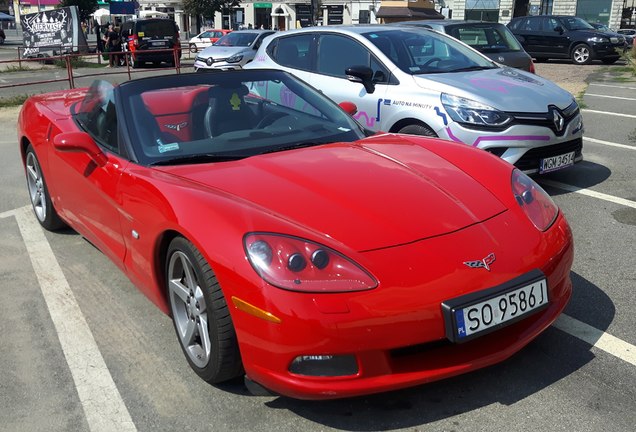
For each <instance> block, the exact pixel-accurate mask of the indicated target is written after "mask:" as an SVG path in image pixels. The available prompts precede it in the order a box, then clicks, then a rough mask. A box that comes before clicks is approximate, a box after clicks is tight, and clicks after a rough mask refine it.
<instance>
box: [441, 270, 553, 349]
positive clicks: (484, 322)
mask: <svg viewBox="0 0 636 432" xmlns="http://www.w3.org/2000/svg"><path fill="white" fill-rule="evenodd" d="M547 304H548V283H547V280H546V278H545V276H543V273H541V272H539V271H538V270H537V271H534V272H531V273H530V274H528V275H525V276H523V277H521V278H518V279H516V280H514V281H511V283H508V284H504V285H502V286H500V287H495V288H491V289H488V290H485V291H483V292H479V293H473V294H469V295H466V296H462V297H459V298H455V299H452V300H449V301H446V302H444V303H442V308H443V309H444V314H445V319H446V336H447V337H448V338H449V339H451V340H452V341H454V342H464V341H467V340H469V339H472V338H474V337H478V336H481V335H482V334H485V333H488V332H489V331H492V330H494V329H496V328H499V327H503V326H505V325H508V324H511V323H513V322H516V321H518V320H520V319H523V318H525V317H526V316H528V315H529V314H531V313H533V312H535V311H537V310H539V309H541V308H542V307H544V306H546V305H547Z"/></svg>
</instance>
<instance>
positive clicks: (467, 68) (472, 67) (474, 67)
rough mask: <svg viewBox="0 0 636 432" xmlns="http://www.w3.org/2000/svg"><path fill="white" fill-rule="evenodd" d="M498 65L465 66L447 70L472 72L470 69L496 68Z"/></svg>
mask: <svg viewBox="0 0 636 432" xmlns="http://www.w3.org/2000/svg"><path fill="white" fill-rule="evenodd" d="M496 68H497V66H468V67H465V68H459V69H452V70H449V71H445V72H449V73H450V72H470V71H478V70H486V69H496Z"/></svg>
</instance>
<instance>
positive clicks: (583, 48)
mask: <svg viewBox="0 0 636 432" xmlns="http://www.w3.org/2000/svg"><path fill="white" fill-rule="evenodd" d="M572 61H573V62H574V63H576V64H578V65H586V64H590V63H591V62H592V52H591V51H590V47H589V46H587V45H585V44H578V45H576V46H575V47H574V48H573V49H572Z"/></svg>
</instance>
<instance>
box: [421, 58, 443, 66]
mask: <svg viewBox="0 0 636 432" xmlns="http://www.w3.org/2000/svg"><path fill="white" fill-rule="evenodd" d="M441 61H442V59H441V58H439V57H433V58H432V59H430V60H428V61H426V62H425V63H424V64H423V65H422V66H428V65H430V64H431V63H433V62H441Z"/></svg>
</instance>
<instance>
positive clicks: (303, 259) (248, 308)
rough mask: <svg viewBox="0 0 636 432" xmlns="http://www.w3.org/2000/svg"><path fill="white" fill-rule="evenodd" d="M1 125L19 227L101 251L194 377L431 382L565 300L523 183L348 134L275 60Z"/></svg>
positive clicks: (422, 142)
mask: <svg viewBox="0 0 636 432" xmlns="http://www.w3.org/2000/svg"><path fill="white" fill-rule="evenodd" d="M348 109H349V110H352V109H353V107H352V106H351V104H348ZM17 138H18V143H19V144H18V145H16V147H17V148H16V149H17V150H18V151H19V152H20V154H21V157H22V158H21V161H22V164H23V167H24V170H25V175H26V179H27V186H28V195H29V198H30V200H31V203H32V206H33V209H34V213H35V217H36V218H37V220H38V221H39V223H40V224H41V225H42V226H43V227H44V228H45V229H49V230H54V229H60V228H62V227H64V225H65V224H68V225H69V226H70V227H71V228H73V229H75V230H76V231H77V232H78V233H79V234H81V235H82V236H83V237H84V238H86V239H87V240H88V241H89V242H90V244H91V245H94V246H95V247H97V248H99V249H100V250H101V251H102V252H103V253H104V255H105V256H106V257H108V258H109V259H111V260H112V261H113V262H114V263H115V264H116V265H117V267H118V268H120V269H121V270H122V271H123V272H124V273H125V274H126V275H127V276H128V277H129V278H130V279H131V280H132V281H133V283H134V284H135V285H137V287H139V289H140V290H141V292H143V293H144V294H145V295H146V296H148V297H149V299H150V300H152V301H153V302H154V303H155V304H156V305H157V306H158V307H159V308H160V309H161V310H162V311H163V312H165V313H166V314H169V315H170V317H171V318H172V321H173V323H174V328H175V333H176V338H177V339H178V341H179V343H180V345H181V348H182V351H183V353H184V356H185V358H186V360H187V362H188V364H189V365H190V367H191V369H192V370H193V371H194V372H195V373H196V374H197V375H199V376H200V377H201V378H202V379H203V380H205V381H207V382H210V383H219V382H223V381H228V380H231V379H234V378H236V377H241V376H244V374H245V375H246V376H247V378H248V379H247V380H246V381H247V383H252V382H256V383H258V384H260V385H261V386H263V387H265V388H267V389H270V390H272V391H273V392H274V393H276V394H280V395H284V396H289V397H294V398H302V399H329V398H342V397H349V396H356V395H364V394H369V393H377V392H382V391H389V390H395V389H399V388H404V387H408V386H414V385H418V384H423V383H427V382H430V381H434V380H440V379H444V378H447V377H451V376H454V375H459V374H462V373H466V372H470V371H473V370H476V369H479V368H483V367H486V366H489V365H492V364H495V363H497V362H500V361H503V360H505V359H507V358H509V357H510V356H512V355H513V354H515V353H516V352H518V351H519V350H521V349H522V348H523V347H524V346H526V345H527V344H528V343H530V341H532V340H533V339H534V338H536V337H537V336H538V335H539V334H541V333H542V332H543V331H545V330H546V329H547V328H548V327H549V326H550V325H551V324H552V323H553V322H554V321H555V320H556V319H557V317H558V316H559V314H560V313H561V312H562V311H563V309H564V308H565V306H566V305H567V303H568V300H569V298H570V297H571V293H572V282H571V279H570V269H571V266H572V260H573V255H574V251H573V239H572V232H571V230H570V228H569V226H568V224H567V221H566V219H565V217H564V215H563V214H562V213H561V212H560V211H559V209H558V207H557V206H556V205H555V204H554V202H553V201H552V199H551V198H550V196H549V195H547V194H546V193H545V192H544V191H543V190H542V189H541V188H540V187H539V186H538V185H537V184H536V183H535V182H534V181H533V180H532V179H530V178H529V177H527V176H526V175H524V174H523V173H521V172H520V171H519V170H518V169H515V168H514V167H513V166H512V165H510V164H508V163H506V162H504V161H502V160H501V159H499V158H496V157H494V156H492V155H490V154H488V153H486V152H483V151H480V150H476V149H473V148H470V147H468V146H465V145H459V144H452V143H445V142H442V141H441V140H437V139H430V138H424V137H416V136H406V135H405V136H400V135H391V134H369V133H368V131H367V130H365V129H364V128H362V127H361V126H360V125H359V124H358V123H357V122H355V121H354V120H353V119H352V118H351V117H350V116H349V115H348V114H347V113H346V112H345V111H343V110H342V109H340V108H339V107H338V106H337V105H336V104H334V103H333V102H332V101H330V100H329V99H328V98H326V97H325V96H324V95H322V94H320V93H319V92H318V91H316V90H315V89H313V88H312V87H310V86H309V85H307V84H305V83H303V82H302V81H300V80H298V79H296V78H294V77H293V76H291V75H290V74H288V73H285V72H282V71H276V70H239V71H230V72H221V71H220V72H217V73H189V74H172V75H162V76H154V77H148V78H143V79H138V80H131V81H127V82H123V83H121V84H119V85H117V86H113V85H112V84H110V83H108V82H106V81H101V80H100V81H97V82H95V83H94V84H93V86H91V88H89V89H81V90H79V89H72V90H66V91H59V92H55V93H52V94H43V95H37V96H34V97H32V98H30V99H28V100H27V101H26V102H25V103H24V104H23V106H22V110H21V112H20V115H19V123H18V136H17ZM50 238H51V241H52V242H55V241H56V240H55V236H53V237H50ZM125 297H126V296H119V297H114V298H103V299H100V301H102V302H121V301H123V300H122V299H124V298H125ZM61 301H63V299H61ZM157 331H160V329H157ZM146 355H147V354H146V353H144V352H140V354H139V359H138V361H139V362H140V365H142V364H143V362H144V360H145V359H146V357H145V356H146ZM184 364H185V362H184ZM140 367H141V366H140ZM157 379H162V377H157ZM250 387H251V388H253V387H252V386H251V385H250V386H249V387H248V388H250Z"/></svg>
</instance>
